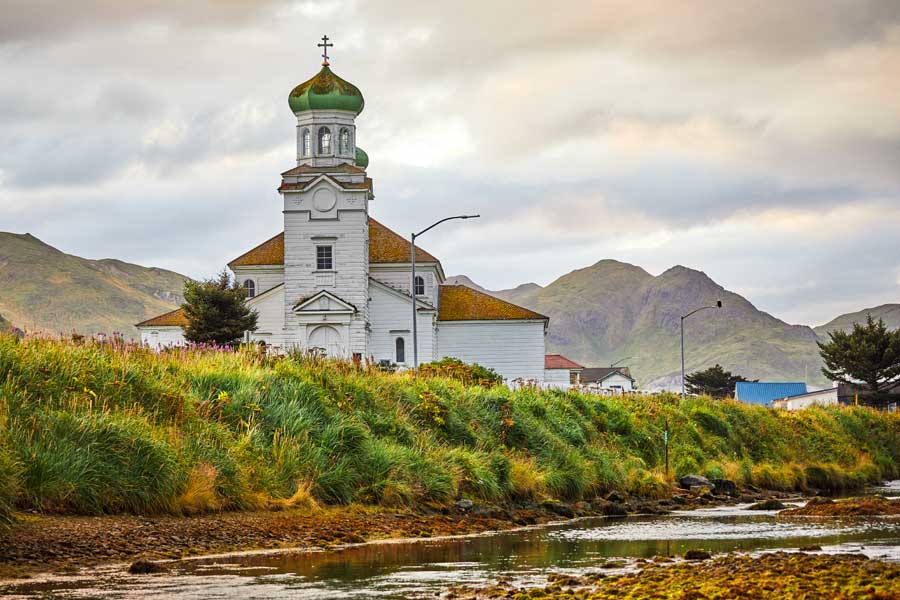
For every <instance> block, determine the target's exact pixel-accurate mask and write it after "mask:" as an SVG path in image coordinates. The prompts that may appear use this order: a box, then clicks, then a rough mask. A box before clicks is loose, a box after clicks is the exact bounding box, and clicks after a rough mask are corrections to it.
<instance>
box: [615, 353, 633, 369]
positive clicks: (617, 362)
mask: <svg viewBox="0 0 900 600" xmlns="http://www.w3.org/2000/svg"><path fill="white" fill-rule="evenodd" d="M630 358H637V356H626V357H625V358H620V359H619V360H617V361H616V362H614V363H613V364H611V365H609V367H610V368H613V367H614V366H616V365H617V364H619V363H620V362H625V361H626V360H628V359H630Z"/></svg>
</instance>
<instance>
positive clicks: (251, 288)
mask: <svg viewBox="0 0 900 600" xmlns="http://www.w3.org/2000/svg"><path fill="white" fill-rule="evenodd" d="M244 289H245V290H247V297H248V298H254V297H256V282H255V281H253V280H252V279H246V280H244Z"/></svg>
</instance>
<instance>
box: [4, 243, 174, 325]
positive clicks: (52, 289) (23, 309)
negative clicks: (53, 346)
mask: <svg viewBox="0 0 900 600" xmlns="http://www.w3.org/2000/svg"><path fill="white" fill-rule="evenodd" d="M186 279H187V278H186V277H184V276H183V275H179V274H178V273H173V272H172V271H166V270H164V269H156V268H147V267H141V266H138V265H133V264H130V263H126V262H122V261H119V260H113V259H104V260H88V259H85V258H79V257H77V256H72V255H70V254H65V253H63V252H60V251H59V250H57V249H56V248H53V247H52V246H49V245H47V244H45V243H44V242H42V241H40V240H39V239H37V238H35V237H34V236H32V235H30V234H27V233H26V234H14V233H2V232H0V314H2V315H4V317H5V318H6V319H8V320H9V321H10V322H12V323H14V324H15V325H16V326H17V327H20V328H22V329H26V330H28V331H39V332H45V333H52V334H57V333H62V334H69V333H71V332H73V331H75V332H78V333H82V334H93V333H97V332H106V333H111V332H113V331H120V332H122V333H123V334H124V335H125V337H126V338H130V337H133V336H137V330H136V329H134V326H133V325H134V323H137V322H139V321H142V320H144V319H147V318H149V317H152V316H154V315H158V314H160V313H163V312H166V311H169V310H172V309H173V308H175V307H176V306H177V305H178V304H180V303H181V302H182V296H181V292H182V289H183V287H184V282H185V280H186Z"/></svg>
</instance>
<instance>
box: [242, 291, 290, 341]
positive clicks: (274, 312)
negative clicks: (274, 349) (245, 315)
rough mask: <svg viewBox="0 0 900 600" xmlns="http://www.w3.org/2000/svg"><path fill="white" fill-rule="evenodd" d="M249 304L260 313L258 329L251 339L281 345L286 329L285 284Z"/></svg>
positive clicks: (257, 323)
mask: <svg viewBox="0 0 900 600" xmlns="http://www.w3.org/2000/svg"><path fill="white" fill-rule="evenodd" d="M247 305H248V306H249V307H250V308H252V309H253V310H255V311H256V312H257V314H258V315H259V317H258V318H257V320H256V331H254V332H253V333H251V334H250V339H251V340H253V341H259V340H262V341H264V342H266V343H267V344H271V345H275V346H280V345H281V343H282V330H283V329H284V286H282V287H280V288H278V289H277V290H272V291H271V292H270V293H268V294H265V295H261V296H257V297H256V298H254V299H252V300H250V301H249V302H248V303H247Z"/></svg>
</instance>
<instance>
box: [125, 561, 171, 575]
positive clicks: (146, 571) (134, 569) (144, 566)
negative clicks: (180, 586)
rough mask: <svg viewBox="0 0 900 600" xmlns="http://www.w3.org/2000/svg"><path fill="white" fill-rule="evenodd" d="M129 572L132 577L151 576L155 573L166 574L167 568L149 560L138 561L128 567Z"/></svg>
mask: <svg viewBox="0 0 900 600" xmlns="http://www.w3.org/2000/svg"><path fill="white" fill-rule="evenodd" d="M128 572H129V573H131V574H132V575H150V574H153V573H165V572H166V568H165V567H164V566H162V565H161V564H159V563H155V562H150V561H149V560H137V561H135V562H133V563H131V566H130V567H128Z"/></svg>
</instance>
